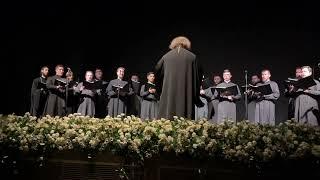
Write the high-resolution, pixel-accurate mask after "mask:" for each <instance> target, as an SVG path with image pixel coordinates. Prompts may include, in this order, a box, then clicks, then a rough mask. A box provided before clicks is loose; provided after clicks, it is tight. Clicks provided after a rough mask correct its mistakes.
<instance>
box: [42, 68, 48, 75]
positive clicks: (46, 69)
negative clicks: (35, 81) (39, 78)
mask: <svg viewBox="0 0 320 180" xmlns="http://www.w3.org/2000/svg"><path fill="white" fill-rule="evenodd" d="M41 72H42V74H43V75H44V76H48V74H49V68H43V69H42V70H41Z"/></svg>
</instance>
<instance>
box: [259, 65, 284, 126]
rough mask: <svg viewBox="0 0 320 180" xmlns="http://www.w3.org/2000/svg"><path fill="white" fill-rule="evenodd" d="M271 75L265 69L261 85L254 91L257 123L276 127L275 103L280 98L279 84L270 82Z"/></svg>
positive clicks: (262, 73)
mask: <svg viewBox="0 0 320 180" xmlns="http://www.w3.org/2000/svg"><path fill="white" fill-rule="evenodd" d="M270 77H271V73H270V71H269V70H267V69H265V70H262V71H261V80H262V82H261V83H258V84H257V86H256V89H254V91H255V92H256V95H257V102H256V111H255V123H256V124H269V125H275V101H276V100H277V99H278V98H279V97H280V91H279V87H278V84H277V83H276V82H274V81H271V80H270Z"/></svg>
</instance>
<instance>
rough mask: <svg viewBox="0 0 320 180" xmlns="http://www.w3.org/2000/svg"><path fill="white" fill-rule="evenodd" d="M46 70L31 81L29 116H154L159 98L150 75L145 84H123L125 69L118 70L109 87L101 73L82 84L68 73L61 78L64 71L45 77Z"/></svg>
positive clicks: (60, 68) (134, 78)
mask: <svg viewBox="0 0 320 180" xmlns="http://www.w3.org/2000/svg"><path fill="white" fill-rule="evenodd" d="M48 73H49V68H48V67H46V66H45V67H42V68H41V75H40V77H38V78H36V79H34V80H33V83H32V88H31V108H30V113H31V115H33V116H38V117H39V116H42V115H50V116H65V115H68V114H72V113H75V112H77V113H80V114H81V115H85V116H91V117H99V118H104V117H105V116H106V115H109V116H111V117H115V116H117V115H119V114H122V113H124V114H130V115H136V116H140V117H141V118H142V119H146V120H147V119H155V118H156V116H157V114H158V100H159V94H158V92H157V87H156V85H155V75H154V73H153V72H149V73H148V74H147V83H145V84H143V85H141V83H140V82H139V79H138V76H136V75H134V76H132V78H131V81H129V82H128V81H124V80H123V78H124V73H125V69H124V68H123V67H119V68H118V69H117V71H116V73H117V78H116V79H114V80H111V81H110V82H109V83H108V82H106V81H104V80H102V76H103V73H102V70H101V69H96V70H95V74H94V75H93V72H92V71H87V72H86V73H85V80H84V81H83V82H80V83H78V82H75V81H74V80H73V73H72V71H71V69H68V72H67V73H66V74H65V77H66V78H63V75H64V67H63V66H62V65H57V66H56V68H55V73H56V74H55V75H54V76H51V77H48V78H47V76H48Z"/></svg>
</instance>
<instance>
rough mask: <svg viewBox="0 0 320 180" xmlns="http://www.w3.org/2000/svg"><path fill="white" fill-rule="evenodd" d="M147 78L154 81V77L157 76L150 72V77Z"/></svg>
mask: <svg viewBox="0 0 320 180" xmlns="http://www.w3.org/2000/svg"><path fill="white" fill-rule="evenodd" d="M147 79H148V81H149V82H152V83H153V82H154V79H155V76H154V74H150V75H149V76H148V77H147Z"/></svg>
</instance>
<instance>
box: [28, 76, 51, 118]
mask: <svg viewBox="0 0 320 180" xmlns="http://www.w3.org/2000/svg"><path fill="white" fill-rule="evenodd" d="M46 82H47V79H46V78H44V77H38V78H36V79H34V80H33V82H32V87H31V104H30V114H31V115H32V116H37V117H39V116H41V115H42V114H43V109H44V106H45V104H46V101H47V97H48V91H47V88H46Z"/></svg>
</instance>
